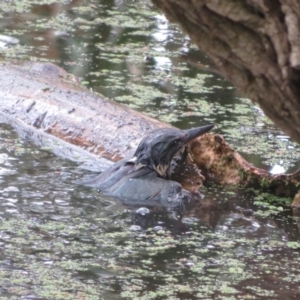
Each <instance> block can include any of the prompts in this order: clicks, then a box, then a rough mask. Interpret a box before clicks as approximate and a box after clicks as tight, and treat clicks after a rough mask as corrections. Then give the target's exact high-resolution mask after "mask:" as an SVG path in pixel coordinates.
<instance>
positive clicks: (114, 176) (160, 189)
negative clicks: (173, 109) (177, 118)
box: [83, 124, 214, 210]
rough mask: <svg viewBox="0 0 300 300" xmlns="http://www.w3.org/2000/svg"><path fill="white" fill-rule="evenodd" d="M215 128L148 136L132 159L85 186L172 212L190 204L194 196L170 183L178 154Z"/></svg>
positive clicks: (168, 130) (160, 131) (162, 130)
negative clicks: (174, 159)
mask: <svg viewBox="0 0 300 300" xmlns="http://www.w3.org/2000/svg"><path fill="white" fill-rule="evenodd" d="M213 127H214V124H209V125H205V126H201V127H196V128H191V129H187V130H180V129H177V128H160V129H156V130H154V131H152V132H150V133H148V134H146V135H145V136H144V138H143V139H142V140H141V142H140V143H139V145H138V147H137V149H136V151H135V153H134V155H133V156H132V157H129V158H126V159H123V160H121V161H119V162H117V163H115V164H113V165H112V166H111V167H109V168H108V169H107V170H106V171H104V172H103V173H102V174H100V175H98V176H97V177H95V178H93V179H91V180H88V181H85V182H84V183H83V184H84V185H88V186H92V187H95V188H97V189H99V190H100V191H101V192H102V193H104V194H106V195H109V196H112V197H116V198H119V199H120V200H121V201H123V202H124V203H125V204H129V205H134V206H140V205H143V206H148V207H153V206H160V207H164V208H167V209H168V210H171V209H173V208H176V207H179V206H182V205H184V203H187V202H188V201H189V199H190V198H191V197H192V194H191V193H190V192H189V191H187V190H185V189H183V188H182V186H181V185H180V183H178V182H176V181H173V180H170V175H171V172H172V167H171V162H172V159H173V158H174V156H175V155H176V153H177V152H179V151H180V150H181V149H182V148H184V147H185V146H186V145H187V144H188V143H189V142H191V141H192V140H193V139H195V138H197V137H199V136H201V135H203V134H205V133H207V132H208V131H210V130H211V129H212V128H213Z"/></svg>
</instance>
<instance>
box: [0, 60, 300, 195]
mask: <svg viewBox="0 0 300 300" xmlns="http://www.w3.org/2000/svg"><path fill="white" fill-rule="evenodd" d="M0 105H1V110H0V112H1V115H2V117H3V118H5V122H9V123H11V124H12V125H13V126H14V127H15V128H16V129H17V130H18V131H19V132H23V135H24V132H25V133H26V134H25V136H26V138H28V137H30V138H33V139H34V140H37V139H42V138H46V139H48V140H54V141H56V142H57V141H58V140H62V141H64V144H63V146H62V147H61V148H64V147H65V148H68V149H71V150H70V151H71V152H70V151H69V150H68V151H69V152H70V153H71V155H70V156H74V153H75V152H76V153H77V154H78V153H79V154H81V155H83V156H84V157H88V156H89V157H91V156H92V157H93V159H97V158H100V157H102V158H106V159H109V160H110V161H118V160H120V159H122V158H124V157H128V156H130V155H132V154H133V151H134V150H135V148H136V147H137V145H138V143H139V141H140V140H141V138H142V137H143V136H144V135H145V134H146V133H148V132H149V131H152V130H154V129H158V128H163V127H168V126H170V125H168V124H166V123H163V122H159V121H157V120H154V119H152V118H150V117H147V116H145V115H143V114H141V113H139V112H136V111H134V110H131V109H129V108H128V107H126V106H124V105H121V104H118V103H115V102H113V101H111V100H109V99H105V98H104V97H103V96H101V95H97V94H96V93H93V92H91V91H89V90H88V89H87V88H85V87H83V86H81V85H80V83H79V82H78V80H77V79H76V78H75V77H74V76H72V75H70V74H68V73H67V72H66V71H64V70H63V69H61V68H59V67H57V66H55V65H53V64H51V63H33V62H31V63H25V64H13V63H2V64H0ZM28 132H30V134H29V133H28ZM55 145H56V144H55V143H52V147H56V146H55ZM54 150H55V149H54ZM72 151H73V152H72ZM54 152H55V151H54ZM56 153H57V152H56ZM88 153H90V154H88ZM194 163H195V164H196V165H195V164H194ZM100 165H101V164H100ZM104 165H105V164H104ZM104 165H102V168H101V167H100V168H99V171H103V168H104V167H105V166H104ZM196 166H197V167H196ZM175 170H176V172H174V176H173V178H172V179H173V180H177V181H179V182H180V183H181V184H182V185H183V186H184V187H185V188H186V189H189V190H191V191H195V190H197V189H198V188H199V186H200V185H201V184H202V183H203V180H204V177H203V176H202V175H201V174H200V172H199V170H202V172H203V174H204V176H205V177H206V178H207V179H208V180H209V181H214V182H216V183H219V184H223V185H224V184H233V185H237V184H239V185H245V186H251V187H255V188H263V189H267V190H270V191H272V192H274V193H275V194H277V195H281V196H291V197H293V196H294V195H295V194H296V193H297V191H298V185H299V182H300V172H296V173H294V174H283V175H271V174H269V173H268V172H267V171H266V170H263V169H259V168H256V167H254V166H253V165H251V164H249V163H248V162H247V161H246V160H244V159H243V158H242V157H241V156H240V155H239V154H238V153H237V152H236V151H234V150H233V149H232V148H231V147H230V146H229V145H228V144H227V143H226V142H225V141H224V139H223V137H222V136H220V135H213V134H205V135H204V136H202V137H200V138H198V139H197V140H196V141H194V142H193V143H192V144H191V147H190V155H189V156H188V158H187V161H185V163H184V162H183V161H182V160H180V159H177V165H176V168H175Z"/></svg>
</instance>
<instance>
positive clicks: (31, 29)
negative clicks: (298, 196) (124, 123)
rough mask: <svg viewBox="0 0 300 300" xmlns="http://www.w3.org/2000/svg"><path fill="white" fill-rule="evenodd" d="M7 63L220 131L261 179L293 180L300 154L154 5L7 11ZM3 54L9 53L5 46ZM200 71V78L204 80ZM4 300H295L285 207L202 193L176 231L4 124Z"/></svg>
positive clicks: (22, 4)
mask: <svg viewBox="0 0 300 300" xmlns="http://www.w3.org/2000/svg"><path fill="white" fill-rule="evenodd" d="M0 7H1V12H0V34H2V35H5V36H8V37H13V38H15V39H18V40H17V41H18V42H17V43H16V41H15V40H13V39H12V40H10V42H8V41H7V39H6V38H3V37H1V36H0V55H1V58H2V59H3V60H5V61H8V60H12V59H17V60H38V61H52V62H54V63H56V64H58V65H60V66H62V67H63V68H65V69H67V70H68V72H70V73H72V74H74V75H76V76H79V77H80V79H81V81H82V83H83V84H85V85H87V86H88V87H90V88H91V89H93V90H94V91H96V92H99V93H101V94H103V95H105V96H107V97H109V98H112V99H114V100H116V101H118V102H121V103H124V104H126V105H129V106H130V107H132V108H134V109H137V110H139V111H142V112H144V113H146V114H148V115H150V116H152V117H155V118H158V119H160V120H162V121H165V122H168V123H171V124H173V125H175V126H178V127H179V128H183V129H184V128H190V127H192V126H200V125H203V124H206V123H211V122H215V123H216V124H217V127H216V129H215V132H217V133H221V134H223V135H224V136H225V138H226V140H227V141H229V142H230V144H231V145H233V147H234V148H236V149H238V150H239V151H240V152H241V153H243V155H244V156H245V157H246V158H247V159H248V160H249V161H251V162H252V163H254V164H256V165H257V166H262V167H264V168H266V169H272V168H276V167H277V169H278V168H279V169H280V168H281V169H283V170H293V169H296V168H297V161H298V160H299V147H298V146H297V145H295V144H294V143H293V142H292V141H290V139H289V138H288V137H286V136H285V135H284V134H282V133H281V132H280V131H279V130H278V129H277V128H275V127H274V126H273V125H272V124H271V122H270V121H269V120H268V119H267V118H266V117H265V116H264V114H263V113H262V112H261V110H260V109H259V108H258V107H256V106H255V105H253V104H251V102H250V101H249V100H248V99H246V98H245V97H244V96H243V95H241V94H240V93H238V92H237V91H236V90H235V89H234V88H233V87H232V86H231V84H230V83H228V82H226V81H225V80H224V79H222V78H220V77H219V76H217V75H215V74H214V73H213V72H212V71H211V69H210V67H209V60H208V59H207V58H206V57H205V55H203V54H202V53H200V52H199V51H198V50H197V49H196V48H195V47H194V46H192V45H191V43H190V41H189V39H188V37H187V36H185V35H184V34H183V33H182V32H181V31H180V29H179V28H178V27H177V26H175V25H173V24H170V23H168V21H167V20H166V19H165V18H164V16H163V15H161V14H160V13H159V12H158V11H157V10H156V9H155V8H154V7H153V6H152V5H151V3H150V2H149V1H145V0H139V1H115V2H114V1H108V0H105V1H104V0H102V1H98V0H97V1H96V0H77V1H75V0H74V1H69V0H68V1H67V0H65V1H55V0H51V1H50V0H43V1H40V0H39V1H37V0H36V1H35V0H31V1H29V0H26V1H25V0H18V1H5V2H4V1H3V3H1V5H0ZM1 41H2V42H1ZM199 67H200V68H199ZM0 142H1V143H0V218H1V222H0V295H1V298H3V299H6V298H7V299H8V298H9V299H20V298H22V299H120V298H125V299H224V300H225V299H298V298H299V282H300V271H299V248H300V243H299V232H298V219H297V217H296V216H293V213H292V212H291V210H290V209H289V208H288V204H289V202H290V199H277V198H276V197H272V196H270V195H268V194H266V193H261V192H258V191H253V190H252V191H249V190H247V191H245V190H243V189H242V188H235V189H233V188H223V189H221V188H220V187H214V186H211V187H206V188H204V189H203V190H202V193H203V195H204V196H203V199H202V201H201V202H200V203H199V205H196V206H195V207H194V208H193V209H192V210H191V211H187V212H186V213H185V215H184V217H183V219H182V220H178V219H176V218H174V216H173V215H172V214H168V213H163V212H156V213H154V212H151V213H146V214H144V210H139V211H138V212H136V209H133V208H130V207H126V206H124V205H123V204H122V203H120V202H119V201H116V200H114V199H111V198H107V197H103V196H102V195H101V194H99V193H98V192H97V191H96V190H93V189H89V188H85V187H80V186H78V185H76V184H75V183H74V182H75V181H76V180H77V179H78V178H80V177H81V176H83V175H93V174H95V173H92V172H91V171H87V170H86V169H83V168H82V164H80V163H79V162H78V163H76V162H71V161H70V160H67V159H63V158H60V157H57V156H55V155H54V154H51V153H50V152H49V151H46V149H43V148H41V147H40V148H38V147H35V146H34V145H32V144H31V142H30V141H29V140H26V139H25V140H24V139H20V137H19V136H18V135H17V134H16V133H15V132H14V130H13V129H12V128H11V127H10V126H8V125H6V124H3V123H2V124H1V125H0Z"/></svg>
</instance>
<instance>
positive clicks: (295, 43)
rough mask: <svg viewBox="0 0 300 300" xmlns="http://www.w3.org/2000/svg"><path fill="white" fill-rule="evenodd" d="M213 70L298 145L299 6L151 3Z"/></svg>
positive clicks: (289, 1)
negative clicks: (189, 39) (207, 57)
mask: <svg viewBox="0 0 300 300" xmlns="http://www.w3.org/2000/svg"><path fill="white" fill-rule="evenodd" d="M152 2H153V3H154V4H155V5H156V6H157V7H159V8H160V9H161V10H162V11H163V12H164V14H165V15H166V16H167V18H168V19H169V20H171V21H173V22H176V23H178V24H180V26H181V27H182V29H183V30H184V31H185V32H186V33H187V34H188V35H189V37H190V38H191V40H192V42H193V43H195V44H196V45H197V46H198V47H199V49H201V50H202V51H203V52H204V53H205V54H207V55H208V56H209V57H210V58H211V60H212V62H213V64H214V69H216V70H217V71H218V73H220V74H221V75H223V76H224V77H225V78H227V79H228V80H230V81H231V82H233V84H234V85H235V86H236V87H237V88H239V89H240V90H241V91H243V92H245V93H246V94H247V95H248V97H249V98H250V99H251V100H252V101H254V102H256V103H258V104H259V105H260V107H261V108H262V110H263V111H264V113H265V114H266V115H267V116H268V117H269V118H270V119H271V120H272V121H273V122H274V123H275V124H276V125H277V126H278V127H279V128H281V129H282V130H283V131H284V132H285V133H286V134H288V135H289V136H290V137H292V138H293V139H294V140H295V141H297V142H298V143H300V2H299V1H298V0H276V1H275V0H274V1H273V0H222V1H210V0H197V1H196V0H152Z"/></svg>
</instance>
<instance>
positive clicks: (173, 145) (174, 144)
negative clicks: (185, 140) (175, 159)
mask: <svg viewBox="0 0 300 300" xmlns="http://www.w3.org/2000/svg"><path fill="white" fill-rule="evenodd" d="M178 143H179V141H178V140H174V141H172V143H171V146H172V147H176V146H177V145H178Z"/></svg>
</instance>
